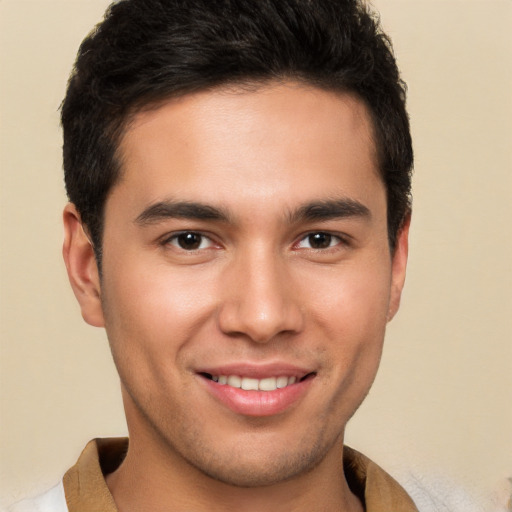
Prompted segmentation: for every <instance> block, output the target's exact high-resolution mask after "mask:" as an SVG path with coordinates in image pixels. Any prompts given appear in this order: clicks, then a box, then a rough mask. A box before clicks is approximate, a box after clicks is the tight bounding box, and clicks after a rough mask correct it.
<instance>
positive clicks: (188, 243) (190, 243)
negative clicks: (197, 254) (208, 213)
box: [164, 231, 214, 251]
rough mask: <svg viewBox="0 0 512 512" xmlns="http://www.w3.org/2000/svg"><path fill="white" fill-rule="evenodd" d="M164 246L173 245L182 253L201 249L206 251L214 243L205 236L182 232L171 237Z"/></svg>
mask: <svg viewBox="0 0 512 512" xmlns="http://www.w3.org/2000/svg"><path fill="white" fill-rule="evenodd" d="M164 243H165V244H170V245H174V246H175V247H179V248H180V249H183V250H184V251H198V250H201V249H208V248H209V247H212V246H213V245H214V243H213V242H212V240H210V239H209V238H208V237H207V236H205V235H202V234H201V233H196V232H194V231H184V232H182V233H178V234H176V235H173V236H171V237H170V238H168V239H167V240H165V242H164Z"/></svg>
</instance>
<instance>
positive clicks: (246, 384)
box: [240, 377, 259, 391]
mask: <svg viewBox="0 0 512 512" xmlns="http://www.w3.org/2000/svg"><path fill="white" fill-rule="evenodd" d="M258 383H259V381H258V379H250V378H249V377H244V378H243V379H242V385H241V386H240V387H241V388H242V389H245V390H246V391H250V390H257V389H258Z"/></svg>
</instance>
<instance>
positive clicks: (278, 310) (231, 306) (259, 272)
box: [218, 254, 304, 343]
mask: <svg viewBox="0 0 512 512" xmlns="http://www.w3.org/2000/svg"><path fill="white" fill-rule="evenodd" d="M286 266H287V263H286V262H285V261H281V259H280V258H279V257H276V256H275V255H273V254H267V255H261V254H260V255H259V256H258V255H252V257H247V258H239V259H238V261H234V262H231V264H230V265H229V269H228V270H227V271H226V274H225V275H224V279H223V283H222V286H223V292H222V297H223V300H222V304H221V307H220V311H219V316H218V321H219V326H220V329H221V330H222V331H223V332H224V333H226V334H229V335H231V336H245V337H247V338H249V339H250V340H252V341H253V342H256V343H267V342H269V341H271V340H273V339H275V338H276V337H277V336H279V335H281V334H285V333H286V334H292V333H298V332H300V331H301V330H302V328H303V324H304V318H303V311H302V309H301V306H300V300H299V296H298V294H297V293H296V292H297V290H295V289H294V288H295V287H294V286H293V283H292V279H291V277H290V273H289V272H288V269H287V268H286Z"/></svg>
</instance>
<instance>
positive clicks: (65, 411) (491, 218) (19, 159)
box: [0, 0, 512, 502]
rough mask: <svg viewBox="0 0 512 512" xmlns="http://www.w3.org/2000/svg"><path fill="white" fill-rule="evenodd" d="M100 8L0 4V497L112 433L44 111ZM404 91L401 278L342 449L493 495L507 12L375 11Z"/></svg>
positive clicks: (502, 415) (83, 2) (504, 272)
mask: <svg viewBox="0 0 512 512" xmlns="http://www.w3.org/2000/svg"><path fill="white" fill-rule="evenodd" d="M107 3H108V2H107V1H100V0H39V1H35V0H33V1H29V0H0V88H1V89H0V123H1V124H0V170H1V184H0V194H1V198H0V199H1V205H0V208H1V210H0V251H1V252H0V262H1V269H0V279H1V282H0V294H1V295H0V314H1V322H0V336H1V338H0V340H1V344H0V350H1V352H0V364H1V368H0V372H1V373H0V379H1V380H0V407H1V409H0V414H1V431H0V465H1V468H0V469H1V473H0V494H1V495H2V497H3V502H10V501H13V500H14V499H18V498H20V497H21V496H23V495H25V494H28V493H33V492H37V491H40V490H43V489H45V488H47V487H49V486H51V485H53V484H54V483H56V482H57V481H58V480H59V478H60V477H61V476H62V474H63V473H64V471H65V470H66V469H67V468H68V467H70V466H71V465H72V464H73V463H74V461H75V460H76V458H77V456H78V455H79V453H80V451H81V449H82V447H83V446H84V445H85V443H86V442H87V441H88V440H89V439H91V438H93V437H97V436H112V435H124V434H125V433H126V427H125V422H124V416H123V411H122V406H121V398H120V392H119V384H118V379H117V375H116V373H115V369H114V366H113V364H112V362H111V357H110V353H109V348H108V344H107V341H106V336H105V334H104V332H103V331H102V330H99V329H95V328H92V327H89V326H87V325H85V324H84V323H83V321H82V320H81V317H80V312H79V309H78V306H77V304H76V303H75V299H74V297H73V295H72V292H71V289H70V287H69V285H68V283H67V277H66V275H65V269H64V265H63V263H62V258H61V254H60V251H61V243H62V228H61V211H62V207H63V205H64V204H65V194H64V189H63V180H62V170H61V154H60V151H61V150H60V147H61V133H60V129H59V121H58V107H59V104H60V102H61V100H62V97H63V95H64V89H65V84H66V80H67V76H68V73H69V71H70V69H71V66H72V62H73V60H74V56H75V54H76V50H77V48H78V45H79V43H80V41H81V40H82V38H83V37H84V36H85V34H86V33H87V32H88V31H89V30H90V29H91V28H92V26H93V25H94V24H95V23H96V22H97V21H99V20H100V18H101V15H102V13H103V11H104V9H105V7H106V5H107ZM374 5H375V7H376V8H377V9H378V10H379V11H380V12H381V15H382V19H383V25H384V28H385V29H386V30H387V31H388V33H389V34H390V35H391V37H392V39H393V42H394V46H395V51H396V54H397V57H398V61H399V65H400V68H401V70H402V73H403V77H404V79H405V80H406V81H407V83H408V86H409V101H408V105H409V112H410V116H411V123H412V131H413V138H414V146H415V153H416V165H415V177H414V214H413V225H412V233H411V252H410V264H409V271H408V277H407V283H406V288H405V292H404V297H403V302H402V309H401V311H400V313H399V314H398V316H397V317H396V318H395V320H393V322H392V323H391V325H390V327H389V329H388V334H387V343H386V348H385V352H384V357H383V361H382V365H381V370H380V373H379V376H378V377H377V380H376V382H375V385H374V388H373V389H372V391H371V393H370V395H369V397H368V399H367V400H366V402H365V404H364V405H363V406H362V407H361V409H360V411H359V412H358V413H357V414H356V416H355V417H354V419H353V420H352V421H351V423H350V424H349V427H348V433H347V443H348V444H351V445H353V446H354V447H356V448H358V449H360V450H362V451H363V452H365V453H366V454H368V455H369V456H371V457H373V458H374V459H375V460H376V461H377V462H379V463H380V464H381V465H383V466H384V467H386V468H387V469H391V470H392V472H395V473H396V474H399V473H400V472H403V471H404V470H405V471H407V470H411V471H413V472H418V473H419V474H423V475H431V476H432V478H437V477H440V478H442V479H449V480H453V481H454V482H458V483H460V484H462V485H464V486H466V487H467V488H468V489H471V491H472V492H478V493H485V492H487V491H489V492H491V491H497V492H498V493H501V495H502V496H503V497H505V495H506V493H507V486H508V483H507V480H506V479H507V478H508V477H512V405H511V404H512V342H511V334H510V333H511V332H512V291H511V290H512V229H511V224H512V206H511V204H512V201H511V193H512V30H511V27H512V2H511V1H510V0H480V1H471V0H464V1H456V0H442V1H441V0H439V1H436V0H376V1H375V2H374Z"/></svg>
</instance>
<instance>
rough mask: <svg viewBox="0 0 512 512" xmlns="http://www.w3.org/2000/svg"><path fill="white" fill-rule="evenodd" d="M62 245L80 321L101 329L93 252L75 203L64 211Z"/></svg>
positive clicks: (68, 205)
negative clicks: (77, 303) (78, 305)
mask: <svg viewBox="0 0 512 512" xmlns="http://www.w3.org/2000/svg"><path fill="white" fill-rule="evenodd" d="M63 221H64V245H63V247H62V255H63V256H64V262H65V263H66V269H67V271H68V277H69V282H70V283H71V287H72V288H73V292H74V293H75V297H76V298H77V300H78V302H79V304H80V309H81V310H82V317H83V319H84V320H85V321H86V322H87V323H88V324H90V325H93V326H95V327H104V325H105V323H104V319H103V310H102V307H101V287H100V277H99V272H98V265H97V263H96V258H95V256H94V249H93V246H92V243H91V241H90V240H89V237H88V236H87V234H86V232H85V230H84V228H83V226H82V222H81V219H80V214H79V213H78V212H77V210H76V207H75V205H74V204H72V203H69V204H67V205H66V207H65V208H64V213H63Z"/></svg>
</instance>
